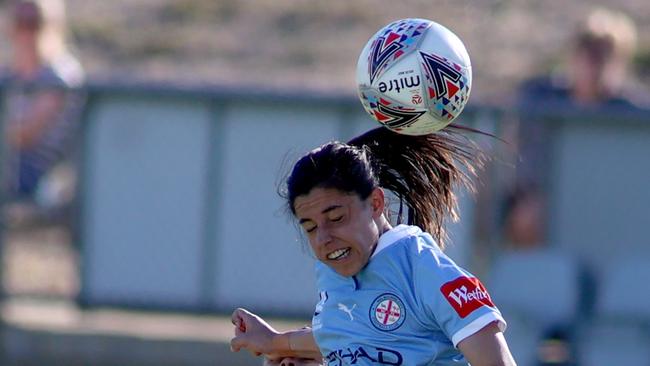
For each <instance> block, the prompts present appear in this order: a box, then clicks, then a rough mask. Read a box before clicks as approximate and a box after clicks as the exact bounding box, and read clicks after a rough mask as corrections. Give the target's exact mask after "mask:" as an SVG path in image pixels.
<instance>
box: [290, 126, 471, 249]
mask: <svg viewBox="0 0 650 366" xmlns="http://www.w3.org/2000/svg"><path fill="white" fill-rule="evenodd" d="M458 130H470V129H468V128H464V127H459V126H449V127H447V128H446V129H445V130H443V131H439V132H437V133H434V134H429V135H423V136H407V135H401V134H397V133H394V132H392V131H390V130H388V129H386V128H384V127H379V128H375V129H373V130H370V131H368V132H366V133H364V134H362V135H360V136H357V137H355V138H353V139H352V140H350V141H349V142H348V143H342V142H338V141H335V142H329V143H327V144H324V145H322V146H320V147H318V148H316V149H314V150H312V151H310V152H309V153H307V154H306V155H305V156H303V157H302V158H300V159H299V160H298V162H296V164H295V165H294V167H293V170H292V171H291V174H290V175H289V177H288V178H287V187H286V189H287V190H286V193H285V194H284V195H283V196H284V198H286V199H287V204H288V207H289V209H290V210H291V212H292V213H293V214H295V208H294V201H295V199H296V197H298V196H301V195H306V194H309V192H310V191H311V190H312V189H313V188H317V187H318V188H334V189H337V190H339V191H341V192H346V193H354V194H357V195H358V196H359V197H360V198H361V199H366V198H368V196H369V195H370V194H371V192H372V191H373V189H375V188H377V187H382V188H385V189H387V190H390V191H392V192H393V193H394V194H395V195H396V196H397V198H398V199H399V202H400V208H401V207H402V206H403V205H406V207H407V208H408V210H409V218H408V223H409V224H412V225H417V226H419V227H420V228H421V229H422V230H425V231H427V232H429V233H430V234H431V235H433V236H434V237H435V238H436V239H437V240H438V244H439V245H440V246H441V247H444V243H445V240H446V234H445V230H444V225H443V224H444V219H445V217H446V216H451V218H452V219H454V220H455V219H457V218H458V214H457V202H456V196H455V194H454V191H453V189H454V186H456V185H458V184H460V185H463V186H466V187H468V188H470V189H472V186H471V182H470V179H469V175H474V174H475V167H477V166H480V165H482V163H483V160H484V155H483V154H482V153H481V152H480V150H478V149H477V148H476V147H475V146H474V145H473V144H472V143H471V142H470V141H469V140H468V139H467V138H466V137H464V136H462V135H461V134H460V133H458ZM400 211H401V210H400Z"/></svg>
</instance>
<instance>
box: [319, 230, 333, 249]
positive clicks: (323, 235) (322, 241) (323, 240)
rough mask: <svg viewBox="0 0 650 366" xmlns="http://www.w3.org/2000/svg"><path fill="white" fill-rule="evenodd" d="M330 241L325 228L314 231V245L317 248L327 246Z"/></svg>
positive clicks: (330, 236) (328, 232) (329, 234)
mask: <svg viewBox="0 0 650 366" xmlns="http://www.w3.org/2000/svg"><path fill="white" fill-rule="evenodd" d="M331 241H332V235H331V233H330V231H329V230H328V229H327V228H318V229H317V230H316V244H318V246H324V245H327V244H328V243H329V242H331Z"/></svg>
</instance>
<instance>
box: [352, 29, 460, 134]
mask: <svg viewBox="0 0 650 366" xmlns="http://www.w3.org/2000/svg"><path fill="white" fill-rule="evenodd" d="M471 85H472V66H471V63H470V60H469V55H468V53H467V49H465V46H464V45H463V42H462V41H461V40H460V38H458V37H457V36H456V35H455V34H454V33H452V32H451V31H450V30H449V29H447V28H445V27H443V26H442V25H440V24H438V23H435V22H432V21H430V20H426V19H402V20H398V21H396V22H393V23H390V24H389V25H387V26H385V27H384V28H382V29H381V30H380V31H379V32H377V33H376V34H375V35H374V36H372V38H370V40H369V41H368V43H367V44H366V46H365V47H364V48H363V50H362V51H361V55H360V56H359V62H358V63H357V87H358V91H359V98H360V99H361V103H362V104H363V107H364V108H365V109H366V111H367V112H368V113H369V114H370V115H371V116H372V117H373V118H374V119H375V120H377V122H379V123H380V124H382V125H384V126H386V127H388V128H389V129H391V130H393V131H395V132H398V133H402V134H407V135H425V134H429V133H432V132H435V131H438V130H440V129H442V128H443V127H445V126H447V125H448V124H449V123H451V122H452V121H453V120H454V119H455V118H456V117H458V115H459V114H460V113H461V112H462V111H463V108H465V104H467V100H468V98H469V92H470V90H471Z"/></svg>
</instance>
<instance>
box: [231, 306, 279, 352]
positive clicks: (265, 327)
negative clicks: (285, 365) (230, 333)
mask: <svg viewBox="0 0 650 366" xmlns="http://www.w3.org/2000/svg"><path fill="white" fill-rule="evenodd" d="M231 320H232V324H233V325H234V326H235V338H233V339H232V340H231V341H230V349H231V350H232V351H233V352H239V350H240V349H242V348H244V349H247V350H248V351H249V352H251V353H252V354H254V355H255V356H260V355H262V354H263V355H266V356H268V358H269V359H271V360H273V359H278V358H279V356H280V352H281V350H278V349H276V348H277V347H275V345H274V340H275V339H276V337H277V336H278V335H279V332H278V331H276V330H275V329H273V327H271V326H270V325H269V324H268V323H267V322H265V321H264V319H262V318H260V317H259V316H257V315H255V314H253V313H251V312H249V311H247V310H245V309H236V310H235V311H234V312H233V313H232V317H231Z"/></svg>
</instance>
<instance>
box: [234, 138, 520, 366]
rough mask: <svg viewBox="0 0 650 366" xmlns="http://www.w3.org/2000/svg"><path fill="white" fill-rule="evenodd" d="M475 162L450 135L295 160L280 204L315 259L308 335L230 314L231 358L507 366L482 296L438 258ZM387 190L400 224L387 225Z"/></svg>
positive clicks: (359, 145)
mask: <svg viewBox="0 0 650 366" xmlns="http://www.w3.org/2000/svg"><path fill="white" fill-rule="evenodd" d="M480 156H481V155H480V154H474V149H472V148H471V145H469V144H468V143H467V142H466V141H465V140H462V137H461V135H460V134H459V133H458V132H457V131H456V130H455V129H454V128H451V129H449V128H447V129H445V130H444V131H440V132H438V133H435V134H430V135H425V136H406V135H399V134H396V133H394V132H391V131H389V130H387V129H385V128H377V129H374V130H371V131H369V132H367V133H365V134H363V135H361V136H359V137H356V138H354V139H353V140H351V141H350V142H348V143H347V144H345V143H341V142H331V143H327V144H324V145H322V146H320V147H319V148H316V149H314V150H312V151H311V152H309V153H308V154H306V155H305V156H303V157H302V158H301V159H300V160H298V162H297V163H296V164H295V166H294V167H293V170H292V172H291V174H290V175H289V177H288V179H287V191H286V199H287V205H288V207H289V209H290V210H291V212H292V213H293V215H294V216H295V218H296V219H297V221H298V223H299V224H300V226H301V227H302V230H304V233H305V235H306V236H307V238H308V241H309V244H310V246H311V248H312V250H313V253H314V255H315V256H316V257H317V259H318V262H317V264H316V277H317V287H318V290H319V292H320V302H319V303H318V304H317V305H316V311H315V313H314V317H313V320H312V327H311V328H306V329H300V330H293V331H289V332H283V333H280V332H277V331H276V330H275V329H273V328H272V327H271V326H270V325H269V324H267V323H266V322H265V321H264V320H263V319H261V318H260V317H258V316H256V315H255V314H252V313H250V312H248V311H246V310H244V309H237V310H235V311H234V313H233V315H232V320H233V324H234V325H235V338H233V339H232V341H231V347H232V349H233V350H234V351H239V350H240V349H242V348H244V349H247V350H249V351H251V352H252V353H254V354H257V355H261V354H263V355H265V356H266V357H267V359H268V360H281V359H282V358H285V357H296V358H302V359H303V360H304V359H312V360H320V359H321V357H322V362H323V364H325V365H466V364H467V363H471V364H472V365H473V366H481V365H486V366H487V365H490V366H492V365H514V364H515V363H514V360H513V359H512V356H511V354H510V351H509V350H508V346H507V344H506V341H505V339H504V336H503V334H502V331H503V330H504V328H505V321H504V320H503V318H502V316H501V313H500V312H499V310H498V309H497V308H496V307H495V306H494V304H493V303H492V301H491V299H490V296H489V294H488V293H487V291H486V289H485V288H484V287H483V285H482V284H481V282H480V281H479V280H478V279H477V278H475V277H474V276H472V275H471V274H470V273H469V272H467V271H465V270H464V269H462V268H460V267H458V266H457V265H456V264H455V263H454V262H453V261H452V260H451V259H449V258H448V257H447V256H446V255H445V254H444V253H443V252H442V249H443V243H444V238H445V233H444V230H443V221H444V219H445V218H446V217H447V216H448V215H451V216H452V217H455V213H456V198H455V196H454V193H453V187H454V185H455V184H457V183H461V184H468V179H467V178H468V177H467V175H466V174H465V173H464V172H469V173H473V172H474V169H473V168H474V166H475V165H477V164H480ZM384 189H387V190H390V191H392V192H393V193H394V194H395V195H396V197H397V198H398V199H399V204H400V209H399V211H400V215H399V216H398V221H401V219H400V217H401V211H402V207H404V206H405V207H406V208H407V210H408V212H409V215H408V223H409V225H403V224H400V225H397V226H395V227H392V226H391V224H390V223H389V218H388V212H387V211H388V210H387V202H386V196H385V193H384ZM434 238H435V239H434ZM278 362H279V361H278ZM300 362H302V361H300ZM300 362H299V361H296V362H295V364H299V363H300ZM292 363H293V361H292V362H289V363H286V362H285V363H283V364H292ZM277 364H279V363H277Z"/></svg>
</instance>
